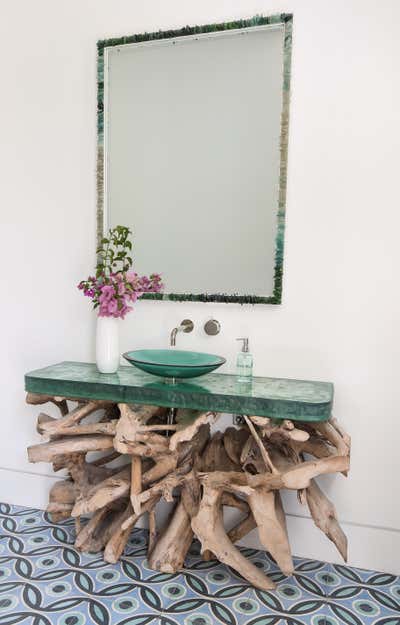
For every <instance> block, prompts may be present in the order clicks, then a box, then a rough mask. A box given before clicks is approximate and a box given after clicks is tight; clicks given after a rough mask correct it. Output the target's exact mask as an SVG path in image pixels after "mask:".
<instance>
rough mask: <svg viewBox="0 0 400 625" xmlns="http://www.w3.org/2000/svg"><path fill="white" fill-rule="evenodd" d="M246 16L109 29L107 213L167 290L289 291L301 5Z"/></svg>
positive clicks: (236, 296) (197, 293)
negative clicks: (152, 30)
mask: <svg viewBox="0 0 400 625" xmlns="http://www.w3.org/2000/svg"><path fill="white" fill-rule="evenodd" d="M271 22H272V23H271ZM239 25H240V26H245V27H238V26H236V25H226V24H225V25H217V26H215V30H213V31H212V32H200V31H204V30H207V29H208V30H210V29H211V27H200V28H197V29H196V33H195V34H191V33H190V32H189V30H190V29H185V30H184V31H178V32H177V33H173V32H171V31H169V32H168V33H164V34H163V33H157V34H156V35H155V36H151V35H143V36H139V37H133V38H131V39H132V40H133V41H132V43H129V42H128V43H126V41H127V40H128V41H129V38H125V39H123V40H110V41H107V40H106V41H105V42H99V99H100V104H104V135H103V107H102V106H101V107H100V114H99V185H100V189H99V203H100V209H101V211H102V210H103V204H104V214H102V215H101V218H102V220H103V223H102V226H103V227H104V228H108V227H112V226H115V225H117V224H124V225H126V226H128V227H129V228H131V230H132V231H133V233H134V250H133V252H134V266H135V270H136V271H138V273H140V274H142V273H144V274H146V273H149V272H150V273H151V272H152V271H153V270H154V267H158V268H161V271H162V275H163V281H164V283H165V291H166V293H168V295H167V296H165V295H164V296H163V297H164V298H165V297H167V298H170V299H191V300H203V301H240V302H253V303H257V302H270V303H279V302H280V298H281V276H282V260H283V258H282V256H283V227H284V208H285V183H286V156H287V121H288V119H287V117H288V90H289V71H290V49H291V45H290V42H291V37H290V28H291V17H290V16H287V15H283V16H282V15H280V16H276V17H275V18H256V19H255V20H252V21H251V23H250V22H246V23H239ZM225 28H226V29H225ZM219 29H220V30H219ZM182 35H186V36H182ZM152 37H156V38H155V39H154V38H152ZM103 62H104V93H103V88H102V85H103V81H102V78H103V73H102V69H103ZM103 145H104V153H103ZM156 297H157V296H156ZM158 297H160V296H158Z"/></svg>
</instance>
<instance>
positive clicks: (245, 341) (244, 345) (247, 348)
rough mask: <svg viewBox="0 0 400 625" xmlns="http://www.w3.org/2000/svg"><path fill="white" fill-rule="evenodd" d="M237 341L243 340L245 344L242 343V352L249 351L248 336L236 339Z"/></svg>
mask: <svg viewBox="0 0 400 625" xmlns="http://www.w3.org/2000/svg"><path fill="white" fill-rule="evenodd" d="M236 340H237V341H243V345H242V349H241V350H240V351H242V352H248V351H249V339H248V338H241V339H236Z"/></svg>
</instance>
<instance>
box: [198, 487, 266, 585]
mask: <svg viewBox="0 0 400 625" xmlns="http://www.w3.org/2000/svg"><path fill="white" fill-rule="evenodd" d="M221 494H222V493H221V491H219V490H216V489H214V488H212V487H210V486H208V485H207V484H205V485H204V491H203V497H202V500H201V503H200V507H199V511H198V513H197V515H196V516H195V517H193V518H192V528H193V531H194V533H195V534H196V536H197V537H198V539H199V540H200V542H201V545H202V551H206V550H207V549H208V550H209V551H211V552H212V553H213V554H215V555H216V557H217V558H218V560H219V561H220V562H223V563H224V564H227V565H228V566H231V567H232V568H234V569H235V570H236V571H238V572H239V573H240V574H241V575H242V576H243V577H244V578H245V579H247V580H248V581H249V582H250V583H251V584H252V585H253V586H255V587H256V588H260V589H261V590H271V589H273V588H275V584H274V582H273V581H272V580H271V579H270V578H268V577H267V576H266V575H264V573H263V572H262V571H260V569H258V568H257V567H256V566H255V565H254V564H253V563H252V562H250V561H249V560H247V559H246V558H245V557H244V556H243V554H242V553H241V552H240V551H239V550H238V549H236V547H235V546H234V545H233V544H232V543H231V541H230V540H229V538H228V536H227V535H226V532H225V529H224V526H223V522H222V508H221V505H220V503H221Z"/></svg>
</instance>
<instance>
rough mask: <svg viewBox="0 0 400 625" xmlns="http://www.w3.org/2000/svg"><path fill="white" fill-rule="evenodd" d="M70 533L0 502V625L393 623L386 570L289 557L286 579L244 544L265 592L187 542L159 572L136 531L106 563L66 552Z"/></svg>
mask: <svg viewBox="0 0 400 625" xmlns="http://www.w3.org/2000/svg"><path fill="white" fill-rule="evenodd" d="M74 534H75V530H74V523H73V521H72V520H69V521H66V522H64V523H60V524H54V523H52V522H51V520H50V518H49V517H48V515H47V514H46V513H45V512H42V511H40V510H35V509H31V508H20V507H16V506H10V505H8V504H0V625H13V624H16V623H21V624H23V625H28V624H29V625H85V624H87V625H92V624H93V625H146V624H147V623H152V624H154V625H343V624H345V625H400V578H399V577H396V576H395V575H389V574H384V573H376V572H373V571H365V570H359V569H353V568H350V567H347V566H339V565H332V564H327V563H325V562H318V561H315V560H306V559H303V558H297V559H295V568H296V570H295V574H294V576H293V577H291V578H287V577H285V576H284V575H282V574H281V573H280V571H279V570H278V568H277V567H276V565H275V563H274V561H273V560H272V558H271V557H270V556H269V555H268V554H266V553H265V552H262V551H257V550H255V549H244V552H245V553H246V556H247V557H248V558H250V559H251V560H252V561H253V562H254V563H255V564H256V566H259V567H260V568H263V569H264V570H265V571H266V572H268V574H269V575H270V576H271V577H272V578H273V579H274V580H275V581H276V582H277V590H276V591H273V592H272V591H269V592H265V591H261V590H257V589H255V588H253V587H251V586H250V585H249V584H248V583H247V582H246V581H245V580H243V579H242V578H241V577H240V575H238V573H236V572H235V571H233V570H232V569H229V568H227V567H226V566H224V565H223V564H220V563H218V562H215V561H210V562H204V561H203V560H202V559H201V557H200V555H199V551H198V545H197V543H193V547H192V550H191V552H190V554H189V557H188V558H187V562H186V569H185V571H184V572H182V573H176V574H165V573H158V572H156V571H152V570H151V569H149V568H148V565H147V561H146V532H145V531H144V530H141V529H136V530H134V531H133V533H132V535H131V538H130V540H129V543H128V546H127V548H126V550H125V553H124V555H123V557H122V559H121V561H120V562H119V563H118V564H115V565H110V564H106V563H105V562H104V561H103V559H102V557H101V554H83V553H80V552H79V551H76V549H74V547H73V543H74Z"/></svg>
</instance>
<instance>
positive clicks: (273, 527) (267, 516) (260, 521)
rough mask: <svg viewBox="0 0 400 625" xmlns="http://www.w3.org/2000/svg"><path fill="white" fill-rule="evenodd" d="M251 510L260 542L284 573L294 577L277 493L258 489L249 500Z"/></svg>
mask: <svg viewBox="0 0 400 625" xmlns="http://www.w3.org/2000/svg"><path fill="white" fill-rule="evenodd" d="M248 502H249V506H250V509H251V511H252V513H253V517H254V520H255V522H256V524H257V528H258V535H259V538H260V542H261V544H262V545H263V547H265V549H266V550H267V551H269V552H270V554H271V555H272V557H273V558H274V559H275V560H276V563H277V564H278V566H279V568H280V569H281V571H282V573H284V574H285V575H292V573H293V571H294V566H293V560H292V555H291V552H290V545H289V540H288V536H287V532H286V526H283V525H282V518H281V516H280V515H279V517H278V513H277V510H276V500H275V493H274V492H273V491H267V490H265V489H264V488H256V489H254V491H253V492H252V493H251V495H249V498H248Z"/></svg>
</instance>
